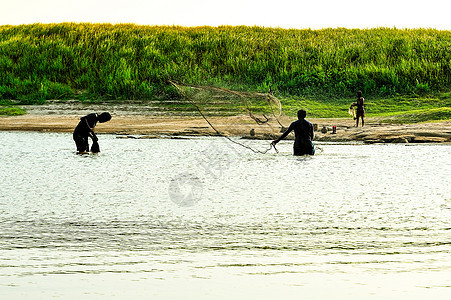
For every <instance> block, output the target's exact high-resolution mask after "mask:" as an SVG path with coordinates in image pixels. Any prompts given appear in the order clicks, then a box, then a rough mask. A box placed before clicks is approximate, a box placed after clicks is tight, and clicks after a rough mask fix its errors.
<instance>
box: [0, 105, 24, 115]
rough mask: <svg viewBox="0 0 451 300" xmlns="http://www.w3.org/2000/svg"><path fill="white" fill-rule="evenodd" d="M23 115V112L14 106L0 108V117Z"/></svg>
mask: <svg viewBox="0 0 451 300" xmlns="http://www.w3.org/2000/svg"><path fill="white" fill-rule="evenodd" d="M23 114H25V111H24V110H23V109H21V108H19V107H16V106H0V115H6V116H20V115H23Z"/></svg>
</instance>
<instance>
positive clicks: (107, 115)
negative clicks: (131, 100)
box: [99, 112, 111, 123]
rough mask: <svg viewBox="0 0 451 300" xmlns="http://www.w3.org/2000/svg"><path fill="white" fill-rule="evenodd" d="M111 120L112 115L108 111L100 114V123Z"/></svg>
mask: <svg viewBox="0 0 451 300" xmlns="http://www.w3.org/2000/svg"><path fill="white" fill-rule="evenodd" d="M109 120H111V115H110V113H108V112H103V113H101V114H100V115H99V122H100V123H105V122H108V121H109Z"/></svg>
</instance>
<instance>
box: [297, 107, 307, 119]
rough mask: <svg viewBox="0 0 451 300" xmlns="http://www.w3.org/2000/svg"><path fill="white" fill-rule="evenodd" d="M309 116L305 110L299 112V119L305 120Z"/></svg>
mask: <svg viewBox="0 0 451 300" xmlns="http://www.w3.org/2000/svg"><path fill="white" fill-rule="evenodd" d="M306 116H307V112H306V111H305V110H303V109H300V110H298V119H299V120H301V119H305V117H306Z"/></svg>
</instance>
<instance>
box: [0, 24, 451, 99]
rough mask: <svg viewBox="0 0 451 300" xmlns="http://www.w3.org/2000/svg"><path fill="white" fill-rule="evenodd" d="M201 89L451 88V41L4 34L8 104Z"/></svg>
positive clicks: (434, 35)
mask: <svg viewBox="0 0 451 300" xmlns="http://www.w3.org/2000/svg"><path fill="white" fill-rule="evenodd" d="M168 79H174V80H177V81H181V82H186V83H193V84H204V85H205V84H206V85H218V86H224V87H231V88H236V89H242V90H256V91H268V90H269V88H270V87H271V89H272V90H275V91H277V92H279V93H280V94H282V95H285V96H308V97H316V98H324V97H328V98H334V97H337V98H340V97H350V96H353V95H354V93H355V91H356V90H362V91H363V92H364V94H365V95H372V96H374V97H383V96H388V95H396V94H401V95H402V94H415V93H433V92H437V91H443V90H449V89H450V87H451V31H439V30H434V29H403V30H401V29H390V28H377V29H366V30H358V29H340V28H339V29H324V30H308V29H306V30H294V29H293V30H286V29H275V28H262V27H246V26H240V27H230V26H221V27H194V28H187V27H176V26H175V27H166V26H137V25H133V24H122V25H111V24H89V23H77V24H76V23H61V24H48V25H44V24H34V25H22V26H0V99H18V100H20V101H21V102H22V103H39V102H43V101H45V100H46V99H67V98H78V99H91V100H93V99H94V100H95V99H116V100H121V99H162V100H164V99H169V98H173V97H175V96H176V91H175V90H174V89H173V88H172V86H170V85H169V84H168V82H167V80H168Z"/></svg>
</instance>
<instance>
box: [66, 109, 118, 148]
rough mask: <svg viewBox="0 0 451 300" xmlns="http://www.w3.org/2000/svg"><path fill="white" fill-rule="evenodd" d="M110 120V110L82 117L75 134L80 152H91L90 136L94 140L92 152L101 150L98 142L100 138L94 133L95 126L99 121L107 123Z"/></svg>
mask: <svg viewBox="0 0 451 300" xmlns="http://www.w3.org/2000/svg"><path fill="white" fill-rule="evenodd" d="M109 120H111V115H110V114H109V113H108V112H103V113H101V114H100V115H98V114H96V113H91V114H88V115H86V116H84V117H81V118H80V122H79V123H78V125H77V127H75V130H74V134H73V138H74V141H75V145H76V146H77V152H78V153H86V152H89V143H88V137H90V138H91V140H92V147H91V152H92V153H98V152H100V147H99V143H98V140H99V139H98V138H97V136H96V134H95V133H94V127H95V126H96V125H97V122H100V123H105V122H108V121H109Z"/></svg>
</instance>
